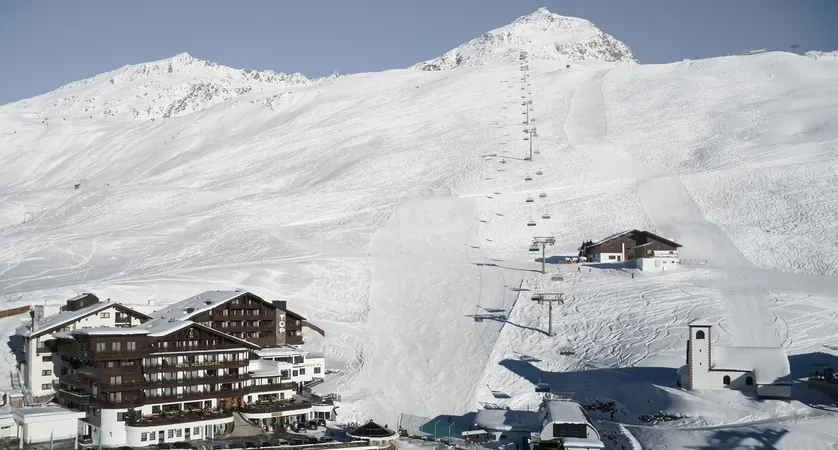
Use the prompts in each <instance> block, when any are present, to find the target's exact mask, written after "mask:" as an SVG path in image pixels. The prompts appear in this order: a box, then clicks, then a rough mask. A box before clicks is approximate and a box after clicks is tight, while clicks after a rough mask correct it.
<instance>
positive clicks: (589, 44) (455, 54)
mask: <svg viewBox="0 0 838 450" xmlns="http://www.w3.org/2000/svg"><path fill="white" fill-rule="evenodd" d="M521 52H526V53H527V54H528V55H529V57H530V58H535V59H547V60H556V61H569V62H573V61H604V62H614V63H630V64H636V63H637V59H635V57H634V55H633V54H632V52H631V49H630V48H629V47H628V46H627V45H626V44H624V43H622V42H620V41H618V40H617V39H615V38H614V37H613V36H611V35H609V34H606V33H604V32H602V31H601V30H600V29H599V28H597V27H596V26H595V25H594V24H592V23H591V22H589V21H587V20H585V19H579V18H576V17H565V16H560V15H558V14H553V13H551V12H550V11H548V10H547V8H539V9H537V10H536V11H535V12H533V13H532V14H529V15H526V16H523V17H519V18H518V19H517V20H515V21H514V22H512V23H511V24H509V25H506V26H503V27H500V28H498V29H495V30H492V31H489V32H487V33H483V35H482V36H480V37H478V38H476V39H472V40H470V41H468V42H466V43H465V44H463V45H460V46H459V47H457V48H454V49H452V50H450V51H448V52H447V53H445V54H444V55H442V56H440V57H438V58H434V59H431V60H428V61H425V62H421V63H419V64H416V65H414V66H412V67H411V68H413V69H420V70H448V69H453V68H455V67H460V66H478V65H482V64H484V63H485V62H487V61H490V60H508V61H514V60H517V59H518V57H519V55H520V54H521Z"/></svg>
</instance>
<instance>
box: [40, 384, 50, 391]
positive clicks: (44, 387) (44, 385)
mask: <svg viewBox="0 0 838 450" xmlns="http://www.w3.org/2000/svg"><path fill="white" fill-rule="evenodd" d="M41 389H43V390H47V389H52V385H51V384H49V383H44V384H42V385H41Z"/></svg>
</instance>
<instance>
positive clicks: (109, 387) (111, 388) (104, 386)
mask: <svg viewBox="0 0 838 450" xmlns="http://www.w3.org/2000/svg"><path fill="white" fill-rule="evenodd" d="M248 379H249V377H248V376H247V375H223V376H214V377H195V378H180V379H169V378H162V379H159V380H155V381H151V380H137V381H123V382H122V383H118V384H110V383H101V384H100V385H99V389H100V390H101V391H102V392H120V391H134V390H138V389H149V388H167V387H181V386H200V385H210V384H218V383H235V382H239V381H245V380H248Z"/></svg>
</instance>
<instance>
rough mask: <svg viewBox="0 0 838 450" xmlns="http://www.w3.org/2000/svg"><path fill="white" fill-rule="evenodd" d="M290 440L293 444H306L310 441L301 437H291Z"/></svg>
mask: <svg viewBox="0 0 838 450" xmlns="http://www.w3.org/2000/svg"><path fill="white" fill-rule="evenodd" d="M288 442H289V443H290V444H291V445H305V444H308V441H307V440H306V439H303V438H301V437H295V438H291V439H289V440H288Z"/></svg>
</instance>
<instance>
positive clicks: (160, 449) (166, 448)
mask: <svg viewBox="0 0 838 450" xmlns="http://www.w3.org/2000/svg"><path fill="white" fill-rule="evenodd" d="M156 447H157V450H172V444H170V443H168V442H161V443H159V444H157V446H156Z"/></svg>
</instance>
